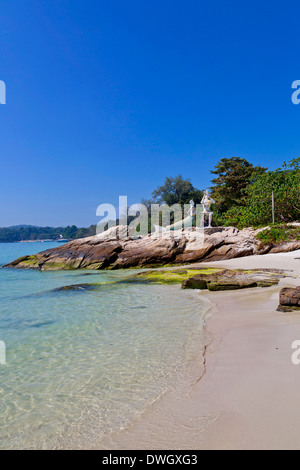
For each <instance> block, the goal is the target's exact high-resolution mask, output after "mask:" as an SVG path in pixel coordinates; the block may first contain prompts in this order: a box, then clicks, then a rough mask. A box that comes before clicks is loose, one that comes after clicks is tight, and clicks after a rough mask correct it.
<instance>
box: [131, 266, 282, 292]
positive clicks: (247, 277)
mask: <svg viewBox="0 0 300 470" xmlns="http://www.w3.org/2000/svg"><path fill="white" fill-rule="evenodd" d="M284 276H285V274H284V272H283V271H282V270H271V269H253V270H243V269H221V268H208V267H203V268H201V269H191V268H189V269H173V270H153V271H143V272H141V273H138V274H135V275H133V276H130V278H128V279H126V280H125V281H124V282H147V283H152V284H181V287H182V288H183V289H208V290H211V291H218V290H234V289H243V288H247V287H270V286H273V285H276V284H278V282H279V279H280V278H282V277H284Z"/></svg>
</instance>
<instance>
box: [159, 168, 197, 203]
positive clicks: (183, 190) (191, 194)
mask: <svg viewBox="0 0 300 470" xmlns="http://www.w3.org/2000/svg"><path fill="white" fill-rule="evenodd" d="M152 196H153V199H154V202H155V203H163V202H164V203H166V204H168V205H169V206H172V205H173V204H181V205H184V204H189V202H190V200H191V199H193V200H194V202H195V204H199V203H200V202H201V199H202V196H203V192H202V191H201V190H200V189H197V188H195V187H194V186H193V184H192V183H191V181H190V179H188V178H183V176H182V175H178V176H175V178H170V177H167V178H166V179H165V182H164V184H163V185H162V186H158V187H157V188H156V189H155V190H154V191H153V192H152Z"/></svg>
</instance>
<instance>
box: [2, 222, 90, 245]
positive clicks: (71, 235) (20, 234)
mask: <svg viewBox="0 0 300 470" xmlns="http://www.w3.org/2000/svg"><path fill="white" fill-rule="evenodd" d="M95 234H96V226H95V225H91V226H90V227H89V228H78V227H76V225H72V226H71V227H70V226H68V227H56V228H54V227H35V226H32V225H19V226H15V227H4V228H0V243H5V242H20V241H22V240H58V239H59V238H61V237H60V235H62V238H66V239H68V240H74V239H76V238H84V237H90V236H92V235H95Z"/></svg>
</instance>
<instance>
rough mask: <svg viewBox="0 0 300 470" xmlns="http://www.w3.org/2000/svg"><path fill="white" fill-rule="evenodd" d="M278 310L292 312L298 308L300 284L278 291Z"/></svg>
mask: <svg viewBox="0 0 300 470" xmlns="http://www.w3.org/2000/svg"><path fill="white" fill-rule="evenodd" d="M277 310H278V311H279V312H292V311H293V310H300V286H298V287H295V288H293V287H284V288H283V289H281V291H280V293H279V305H278V308H277Z"/></svg>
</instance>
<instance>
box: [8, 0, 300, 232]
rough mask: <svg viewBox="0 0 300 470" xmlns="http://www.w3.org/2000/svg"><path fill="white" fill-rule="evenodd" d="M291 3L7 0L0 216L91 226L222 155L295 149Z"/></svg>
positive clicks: (260, 157)
mask: <svg viewBox="0 0 300 470" xmlns="http://www.w3.org/2000/svg"><path fill="white" fill-rule="evenodd" d="M299 14H300V6H299V5H298V6H297V4H296V3H293V4H289V3H288V2H284V1H280V2H276V1H272V2H271V1H265V2H262V1H260V2H258V1H251V2H247V5H246V4H245V2H241V1H214V2H207V1H205V2H204V1H201V0H198V1H196V0H195V1H193V0H185V1H176V0H172V1H171V0H159V1H157V0H151V1H149V0H148V1H146V0H134V1H133V0H126V1H121V0H114V1H111V2H107V1H102V0H100V1H99V0H98V1H91V0H85V1H82V0H73V1H71V0H69V1H66V0H60V1H56V0H51V1H49V0H46V1H45V0H36V1H33V0H28V1H26V2H24V1H21V0H19V1H17V0H10V1H9V2H2V3H1V9H0V21H1V31H0V51H1V60H0V80H4V81H5V83H6V87H7V104H6V105H0V123H1V126H0V157H1V185H0V197H1V199H0V200H1V204H0V226H8V225H13V224H24V223H25V224H35V225H51V226H58V225H68V224H76V225H78V226H87V225H90V224H92V223H97V222H98V218H97V217H96V207H97V206H98V205H99V204H101V203H112V204H116V203H117V201H118V196H119V195H128V200H129V202H130V203H135V202H140V200H141V198H142V197H146V198H147V197H150V196H151V192H152V190H153V189H154V188H155V187H156V186H157V185H159V184H161V183H163V181H164V178H165V177H166V176H175V175H177V174H178V173H182V174H183V175H184V176H185V177H189V178H191V180H192V182H193V184H194V185H195V186H196V187H199V188H206V187H208V186H209V184H210V179H211V175H210V173H209V170H210V169H212V168H213V166H214V165H215V164H216V163H217V162H218V160H219V159H220V158H222V157H230V156H233V155H234V156H240V157H245V158H247V159H249V160H250V161H251V162H253V163H255V164H262V165H264V166H268V167H269V168H270V169H275V168H277V167H278V166H280V164H281V163H282V162H283V161H284V160H289V159H292V158H295V157H297V156H299V154H300V148H299V147H300V139H299V129H300V105H299V106H295V105H293V104H292V102H291V95H292V89H291V84H292V82H293V81H294V80H297V79H300V66H299V63H300V62H299V47H298V45H299V17H300V16H299Z"/></svg>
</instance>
